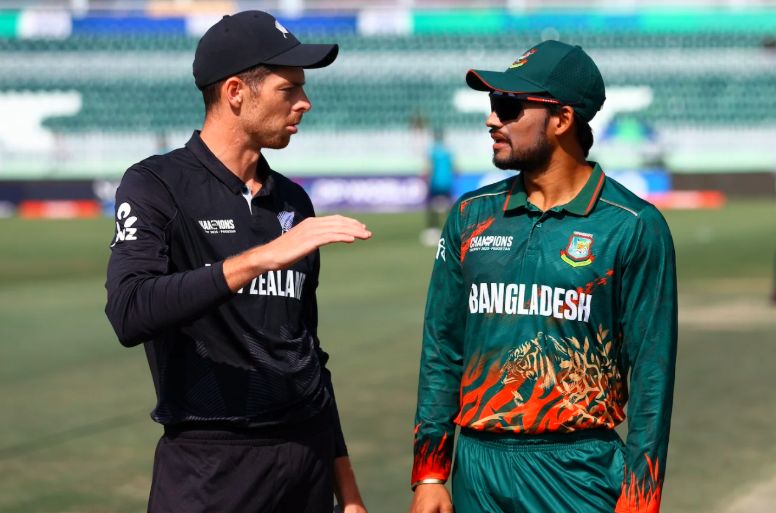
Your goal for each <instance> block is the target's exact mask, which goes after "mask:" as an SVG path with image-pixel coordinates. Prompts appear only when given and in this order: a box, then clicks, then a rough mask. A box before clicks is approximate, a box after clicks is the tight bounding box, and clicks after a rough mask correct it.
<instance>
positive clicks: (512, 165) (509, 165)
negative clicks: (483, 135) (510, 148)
mask: <svg viewBox="0 0 776 513" xmlns="http://www.w3.org/2000/svg"><path fill="white" fill-rule="evenodd" d="M493 165H494V166H496V167H497V168H499V169H502V170H504V171H516V170H517V169H519V167H517V166H519V165H520V163H519V162H515V159H513V158H512V156H511V155H509V156H506V157H499V155H498V153H495V154H494V155H493Z"/></svg>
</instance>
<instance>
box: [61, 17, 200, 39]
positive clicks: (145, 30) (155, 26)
mask: <svg viewBox="0 0 776 513" xmlns="http://www.w3.org/2000/svg"><path fill="white" fill-rule="evenodd" d="M72 34H73V35H100V36H120V35H127V34H158V35H166V36H174V35H186V20H185V19H184V18H146V17H144V16H129V17H118V16H87V17H84V18H73V32H72Z"/></svg>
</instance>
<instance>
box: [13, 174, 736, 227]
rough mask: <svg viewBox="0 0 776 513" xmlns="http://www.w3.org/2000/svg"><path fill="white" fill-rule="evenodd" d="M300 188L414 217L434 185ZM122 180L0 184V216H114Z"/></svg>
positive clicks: (694, 194)
mask: <svg viewBox="0 0 776 513" xmlns="http://www.w3.org/2000/svg"><path fill="white" fill-rule="evenodd" d="M607 175H608V176H609V177H611V178H613V179H615V180H617V181H618V182H620V183H621V184H622V185H624V186H625V187H627V188H628V189H629V190H631V191H632V192H633V193H635V194H636V195H638V196H640V197H642V198H644V199H646V200H647V201H650V202H652V203H654V204H655V205H657V206H658V207H659V208H719V207H720V206H722V205H723V204H724V202H725V197H724V195H723V194H722V193H720V192H718V191H689V190H688V191H674V190H673V189H672V180H671V175H670V174H669V173H667V172H666V171H664V170H661V169H647V170H639V171H635V170H634V171H627V170H624V171H613V172H607ZM511 176H514V173H512V172H508V171H499V170H494V171H491V172H487V173H479V174H465V175H459V176H457V177H456V179H455V183H454V187H453V193H452V199H453V200H456V199H458V198H459V197H460V196H462V195H463V194H466V193H467V192H470V191H473V190H476V189H479V188H481V187H484V186H486V185H489V184H492V183H496V182H499V181H501V180H505V179H507V178H509V177H511ZM294 181H295V182H296V183H298V184H300V185H301V186H302V187H304V189H305V190H306V191H307V193H308V194H309V195H310V198H311V199H312V202H313V205H314V206H315V208H316V210H318V211H320V212H347V211H356V212H408V211H414V210H422V209H424V208H425V206H426V199H427V195H428V186H427V182H426V179H425V178H423V177H419V176H355V177H354V176H348V177H304V178H296V179H294ZM118 185H119V180H77V181H58V182H54V181H45V182H44V181H38V182H0V216H9V215H13V214H14V213H15V214H17V215H19V216H24V217H39V218H61V217H93V216H95V215H104V216H106V217H113V215H114V205H115V197H116V189H117V188H118Z"/></svg>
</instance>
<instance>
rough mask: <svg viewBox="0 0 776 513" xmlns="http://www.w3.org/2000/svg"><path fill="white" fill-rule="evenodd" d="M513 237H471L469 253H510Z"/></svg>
mask: <svg viewBox="0 0 776 513" xmlns="http://www.w3.org/2000/svg"><path fill="white" fill-rule="evenodd" d="M513 239H514V237H503V236H501V235H485V236H478V237H473V238H472V240H471V244H470V245H469V251H510V250H511V249H512V240H513Z"/></svg>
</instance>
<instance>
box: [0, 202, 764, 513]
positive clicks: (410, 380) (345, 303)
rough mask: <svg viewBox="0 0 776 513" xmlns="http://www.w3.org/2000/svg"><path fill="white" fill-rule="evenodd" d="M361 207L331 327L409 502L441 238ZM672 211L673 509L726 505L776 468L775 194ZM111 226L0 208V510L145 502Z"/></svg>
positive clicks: (371, 432)
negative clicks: (421, 236)
mask: <svg viewBox="0 0 776 513" xmlns="http://www.w3.org/2000/svg"><path fill="white" fill-rule="evenodd" d="M360 217H361V219H362V220H364V221H365V222H366V223H367V224H368V225H369V227H370V228H371V229H372V231H373V233H374V238H373V240H372V241H370V242H368V243H357V244H355V245H353V246H336V247H329V248H325V249H324V252H323V275H322V278H321V281H322V286H321V290H320V305H321V328H320V335H321V340H322V343H323V345H324V347H325V348H326V349H327V350H328V351H329V352H330V353H331V355H332V362H331V368H332V371H333V373H334V382H335V387H336V389H337V394H338V402H339V409H340V413H341V415H342V420H343V424H344V429H345V435H346V437H347V440H348V445H349V448H350V452H351V456H352V459H353V464H354V466H355V468H356V471H357V475H358V479H359V482H360V484H361V488H362V491H363V494H364V497H365V499H366V501H367V505H368V506H369V508H370V511H371V512H373V513H379V512H383V513H388V512H402V511H407V507H408V506H409V503H410V500H411V498H412V494H411V492H410V491H409V473H410V465H411V461H412V431H413V427H414V426H413V413H414V408H415V390H416V384H417V371H418V357H419V350H420V332H421V324H422V318H423V305H424V302H425V294H426V287H427V286H428V278H429V272H430V268H431V265H432V262H433V258H434V251H435V250H434V248H425V247H422V246H421V245H420V244H419V242H418V233H419V231H420V229H421V228H422V218H421V216H420V215H381V216H360ZM667 218H668V221H669V224H670V225H671V228H672V231H673V234H674V239H675V242H676V248H677V254H678V266H679V269H678V273H679V279H680V288H679V291H680V343H679V361H678V366H677V382H676V400H675V406H674V423H673V431H672V437H671V447H670V456H669V462H668V477H667V482H666V486H665V493H664V508H663V511H665V512H669V513H670V512H693V513H694V512H698V513H700V512H704V513H706V512H716V511H719V512H724V511H726V508H727V507H728V505H729V504H730V503H731V501H732V500H734V499H735V498H736V497H737V496H739V495H741V494H746V493H747V492H748V491H749V490H750V489H751V488H752V487H753V486H755V485H756V484H757V483H758V482H761V481H763V480H769V479H772V478H773V476H774V475H776V430H775V429H773V418H774V413H773V412H774V410H775V409H776V387H773V386H771V381H772V379H773V378H772V377H773V376H775V375H776V330H774V328H776V315H774V313H776V312H774V310H772V309H771V307H770V305H769V303H768V294H769V292H770V286H771V273H772V267H773V259H774V243H776V208H774V204H773V203H772V202H750V203H733V204H731V205H730V206H729V207H727V208H725V209H723V210H720V211H697V212H669V213H667ZM111 237H112V222H111V221H110V220H89V221H25V220H18V219H7V220H0V411H2V414H1V415H0V511H2V512H5V513H33V512H34V513H55V512H73V513H75V512H78V513H87V512H89V513H117V512H121V513H139V512H141V511H145V507H146V500H147V495H148V489H149V484H150V479H151V466H152V458H153V452H154V446H155V444H156V442H157V440H158V437H159V436H160V434H161V429H160V428H159V426H157V425H155V424H154V423H153V422H152V421H151V420H150V418H149V417H148V413H149V412H150V410H151V409H152V407H153V405H154V401H155V396H154V392H153V386H152V383H151V377H150V373H149V371H148V368H147V365H146V362H145V356H144V354H143V351H142V349H141V348H135V349H125V348H122V347H121V346H120V345H119V343H118V342H117V340H116V338H115V336H114V335H113V333H112V330H111V328H110V326H109V324H108V322H107V320H106V318H105V315H104V313H103V308H104V304H105V289H104V288H103V283H104V274H105V266H106V260H107V257H108V252H109V251H108V244H109V243H110V239H111ZM768 376H771V378H769V377H768ZM771 506H772V505H771ZM763 511H766V509H764V510H763Z"/></svg>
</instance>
